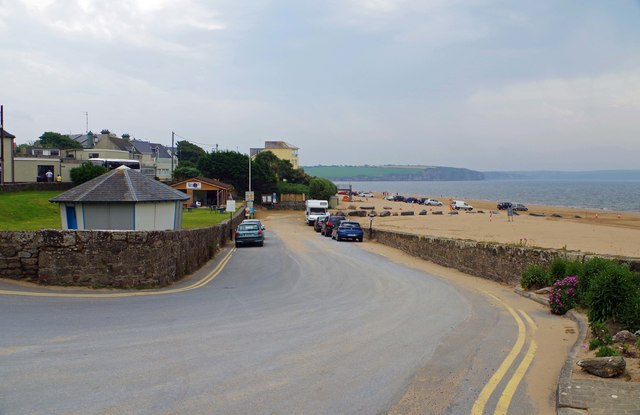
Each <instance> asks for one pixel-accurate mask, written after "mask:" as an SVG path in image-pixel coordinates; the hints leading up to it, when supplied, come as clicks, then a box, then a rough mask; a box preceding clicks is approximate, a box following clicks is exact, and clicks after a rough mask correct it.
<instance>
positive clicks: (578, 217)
mask: <svg viewBox="0 0 640 415" xmlns="http://www.w3.org/2000/svg"><path fill="white" fill-rule="evenodd" d="M573 218H574V219H582V216H580V215H575V216H574V217H573Z"/></svg>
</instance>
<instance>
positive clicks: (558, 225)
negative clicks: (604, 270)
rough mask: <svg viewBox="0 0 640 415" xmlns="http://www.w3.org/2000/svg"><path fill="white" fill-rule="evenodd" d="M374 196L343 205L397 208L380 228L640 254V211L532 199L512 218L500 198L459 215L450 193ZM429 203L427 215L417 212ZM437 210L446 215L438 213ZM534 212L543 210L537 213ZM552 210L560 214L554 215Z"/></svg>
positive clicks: (341, 206) (346, 208) (365, 221)
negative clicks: (416, 199) (410, 199)
mask: <svg viewBox="0 0 640 415" xmlns="http://www.w3.org/2000/svg"><path fill="white" fill-rule="evenodd" d="M374 196H375V197H373V198H362V197H353V199H352V201H351V202H347V201H343V200H342V196H341V199H340V201H339V205H338V208H339V210H342V211H344V212H349V211H350V210H353V209H350V207H353V208H355V209H356V210H361V208H362V207H365V206H373V207H374V208H375V210H376V212H378V213H380V212H381V211H382V210H385V209H386V210H389V211H391V212H392V214H393V213H397V214H398V216H389V217H376V218H374V219H373V224H372V226H374V227H375V228H378V229H386V230H395V231H401V232H410V233H415V234H420V235H431V236H441V237H447V238H457V239H471V240H477V241H486V242H500V243H507V244H515V245H522V246H529V247H541V248H555V249H566V250H570V251H581V252H584V253H591V254H601V255H614V256H621V257H640V213H635V212H612V211H601V210H597V211H595V210H585V209H573V208H562V207H554V206H539V205H529V206H528V208H529V211H528V212H517V213H518V215H517V216H514V220H513V222H509V221H508V217H507V213H506V211H498V210H497V209H496V202H493V201H486V200H485V201H483V200H466V202H467V203H469V204H470V205H472V206H473V207H474V209H473V211H472V213H466V212H462V211H459V212H458V214H457V215H451V214H449V212H450V210H449V207H448V202H449V199H448V198H446V199H442V198H439V197H435V196H431V197H433V198H436V199H438V200H440V201H441V202H443V204H444V206H441V207H435V206H422V205H418V204H411V203H405V202H395V201H387V200H384V199H383V198H382V194H374ZM406 196H409V195H406ZM416 196H420V197H429V195H416ZM425 209H426V210H427V215H424V216H422V215H418V213H419V212H420V211H422V210H425ZM406 211H413V212H414V216H400V213H401V212H406ZM438 211H441V212H442V215H438V214H434V212H438ZM481 212H483V213H481ZM531 213H534V214H544V216H532V215H530V214H531ZM552 214H555V215H560V216H561V217H552V216H551V215H552ZM350 219H356V220H358V221H360V222H361V223H362V224H363V226H365V227H366V228H368V227H369V218H356V217H350Z"/></svg>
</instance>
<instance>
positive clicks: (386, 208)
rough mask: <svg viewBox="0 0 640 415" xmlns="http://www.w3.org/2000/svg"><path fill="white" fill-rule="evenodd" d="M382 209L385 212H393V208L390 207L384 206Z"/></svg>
mask: <svg viewBox="0 0 640 415" xmlns="http://www.w3.org/2000/svg"><path fill="white" fill-rule="evenodd" d="M382 209H384V210H393V208H390V207H389V206H384V207H383V208H382Z"/></svg>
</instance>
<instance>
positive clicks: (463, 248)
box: [365, 229, 640, 284]
mask: <svg viewBox="0 0 640 415" xmlns="http://www.w3.org/2000/svg"><path fill="white" fill-rule="evenodd" d="M366 232H368V231H365V233H366ZM372 237H373V239H375V240H377V242H379V243H382V244H384V245H389V246H392V247H394V248H398V249H400V250H402V251H405V252H407V253H409V254H411V255H413V256H416V257H419V258H422V259H426V260H428V261H431V262H434V263H436V264H439V265H443V266H446V267H449V268H455V269H457V270H460V271H462V272H464V273H467V274H470V275H475V276H477V277H482V278H486V279H489V280H493V281H498V282H501V283H507V284H517V283H519V281H520V276H521V275H522V272H523V271H524V270H525V269H526V268H527V267H528V266H529V265H533V264H542V265H545V264H549V263H551V262H552V261H553V259H554V258H556V257H558V256H563V257H567V258H568V259H578V260H586V259H589V258H591V257H594V256H596V255H586V254H584V253H581V252H575V251H563V250H554V249H542V248H530V247H522V246H513V245H505V244H498V243H487V242H477V241H470V240H461V239H449V238H440V237H432V236H420V235H414V234H409V233H401V232H390V231H384V230H376V229H373V231H372ZM597 256H598V257H602V258H609V259H616V260H618V261H621V262H626V263H628V264H629V265H630V267H631V269H632V270H634V271H640V259H638V258H618V257H615V258H614V257H607V256H604V255H597Z"/></svg>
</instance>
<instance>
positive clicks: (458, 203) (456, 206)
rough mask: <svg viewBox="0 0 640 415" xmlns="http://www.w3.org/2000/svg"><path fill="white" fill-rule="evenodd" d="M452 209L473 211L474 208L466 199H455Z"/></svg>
mask: <svg viewBox="0 0 640 415" xmlns="http://www.w3.org/2000/svg"><path fill="white" fill-rule="evenodd" d="M451 209H455V210H461V209H462V210H466V211H471V210H473V206H471V205H469V204H467V202H465V201H464V200H454V201H453V202H452V203H451Z"/></svg>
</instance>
